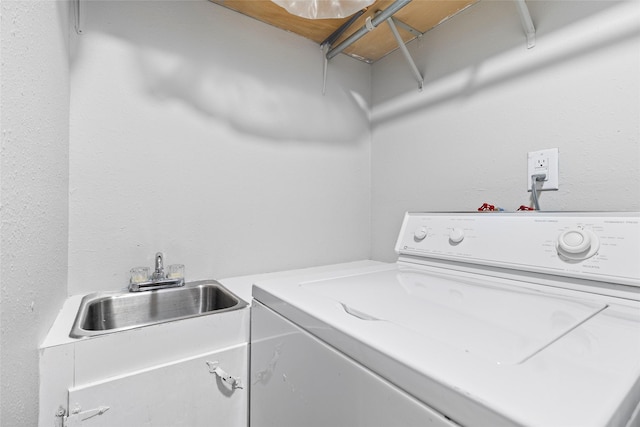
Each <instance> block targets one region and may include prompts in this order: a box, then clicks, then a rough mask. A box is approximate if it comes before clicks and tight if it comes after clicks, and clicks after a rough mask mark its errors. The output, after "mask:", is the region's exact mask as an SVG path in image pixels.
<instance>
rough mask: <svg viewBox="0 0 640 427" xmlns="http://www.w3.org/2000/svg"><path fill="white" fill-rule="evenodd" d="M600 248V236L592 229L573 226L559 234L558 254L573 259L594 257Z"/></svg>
mask: <svg viewBox="0 0 640 427" xmlns="http://www.w3.org/2000/svg"><path fill="white" fill-rule="evenodd" d="M599 248H600V241H599V239H598V236H596V235H595V233H594V232H593V231H591V230H584V229H581V228H572V229H570V230H566V231H564V232H562V233H561V234H560V236H558V241H557V242H556V249H557V250H558V254H559V255H562V256H564V257H565V258H569V259H573V260H583V259H587V258H590V257H592V256H593V255H595V253H596V252H597V251H598V249H599Z"/></svg>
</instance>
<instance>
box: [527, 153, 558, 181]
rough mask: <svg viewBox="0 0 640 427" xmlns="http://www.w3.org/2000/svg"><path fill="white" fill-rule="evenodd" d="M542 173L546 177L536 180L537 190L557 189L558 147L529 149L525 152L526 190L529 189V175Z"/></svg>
mask: <svg viewBox="0 0 640 427" xmlns="http://www.w3.org/2000/svg"><path fill="white" fill-rule="evenodd" d="M539 173H544V174H546V175H547V178H546V179H545V180H544V181H539V182H538V186H537V188H538V191H544V190H557V189H558V187H559V185H558V184H559V176H558V149H557V148H548V149H546V150H539V151H530V152H529V153H528V154H527V191H531V175H536V174H539Z"/></svg>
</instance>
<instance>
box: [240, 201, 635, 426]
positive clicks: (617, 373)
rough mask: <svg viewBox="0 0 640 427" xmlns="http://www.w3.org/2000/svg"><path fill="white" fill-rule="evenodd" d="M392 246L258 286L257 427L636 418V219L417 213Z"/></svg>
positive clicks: (595, 422) (254, 346) (619, 422)
mask: <svg viewBox="0 0 640 427" xmlns="http://www.w3.org/2000/svg"><path fill="white" fill-rule="evenodd" d="M396 250H397V252H398V253H399V258H398V261H397V262H396V263H393V264H378V265H372V266H368V267H363V268H359V269H355V270H349V271H338V270H336V271H331V270H329V271H325V272H324V273H322V274H319V275H318V274H316V275H314V276H313V277H305V276H304V275H302V276H297V277H296V276H293V277H286V278H281V279H276V280H269V281H265V282H258V283H256V284H255V285H254V288H253V298H254V305H253V307H252V310H253V311H252V325H251V334H252V335H251V393H250V401H251V404H250V420H251V425H252V427H261V426H274V427H275V426H278V427H285V426H296V427H301V426H327V427H328V426H332V427H333V426H349V427H354V426H430V425H434V426H454V425H462V426H482V427H485V426H486V427H489V426H490V427H494V426H515V425H525V426H544V427H555V426H558V427H566V426H576V427H588V426H627V427H630V426H640V414H639V411H640V214H638V213H542V212H530V213H520V212H518V213H473V214H463V213H461V214H442V213H410V214H407V215H406V216H405V218H404V222H403V225H402V229H401V231H400V235H399V238H398V241H397V245H396Z"/></svg>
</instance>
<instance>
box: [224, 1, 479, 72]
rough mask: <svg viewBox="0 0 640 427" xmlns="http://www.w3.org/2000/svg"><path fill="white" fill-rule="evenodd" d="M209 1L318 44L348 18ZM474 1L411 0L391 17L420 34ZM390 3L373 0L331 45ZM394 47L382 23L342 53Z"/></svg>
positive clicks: (362, 55)
mask: <svg viewBox="0 0 640 427" xmlns="http://www.w3.org/2000/svg"><path fill="white" fill-rule="evenodd" d="M211 1H212V2H214V3H217V4H219V5H221V6H224V7H227V8H229V9H232V10H234V11H236V12H239V13H242V14H244V15H247V16H250V17H252V18H255V19H257V20H259V21H262V22H265V23H267V24H270V25H273V26H275V27H278V28H280V29H283V30H286V31H290V32H293V33H295V34H298V35H300V36H303V37H306V38H308V39H310V40H313V41H315V42H316V43H318V44H320V43H322V42H323V41H324V40H325V39H326V38H327V37H329V36H330V35H331V34H333V33H334V31H336V30H337V29H338V28H339V27H340V26H341V25H342V24H344V23H345V22H347V21H349V17H347V18H342V19H306V18H300V17H298V16H295V15H291V14H290V13H288V12H287V11H286V10H285V9H283V8H282V7H280V6H278V5H277V4H275V3H273V2H272V1H270V0H211ZM476 1H478V0H413V1H411V3H409V4H408V5H406V6H405V7H403V8H402V9H400V10H399V11H398V12H396V13H395V14H394V15H393V16H394V18H396V19H398V20H400V21H402V22H404V23H405V24H407V25H409V26H411V27H413V28H414V29H416V30H418V31H419V32H420V33H424V32H426V31H428V30H430V29H431V28H433V27H435V26H436V25H438V24H439V23H441V22H442V21H444V20H446V19H448V18H450V17H451V16H453V15H455V14H456V13H458V12H460V11H461V10H463V9H465V8H466V7H468V6H470V5H471V4H473V3H475V2H476ZM392 3H394V1H393V0H377V1H376V2H375V3H374V4H372V5H371V6H369V7H368V8H367V10H366V12H365V13H364V14H363V15H362V16H360V18H358V19H357V20H356V21H355V22H354V23H353V24H352V25H351V26H350V27H349V28H348V29H347V30H346V31H345V32H344V33H343V34H342V36H341V37H340V38H339V39H338V40H337V41H336V42H334V43H333V46H337V45H338V44H339V43H340V42H342V41H343V40H345V39H346V38H347V37H349V36H350V35H351V34H353V33H354V32H356V31H357V30H359V29H360V28H361V27H362V26H363V25H365V20H366V19H367V17H369V16H371V17H372V18H373V16H374V15H375V13H376V12H377V11H381V10H384V9H386V8H387V7H389V5H391V4H392ZM398 31H399V33H400V35H401V36H402V38H403V40H404V42H405V43H406V42H408V41H410V40H411V39H413V38H415V35H413V34H412V33H410V32H408V31H406V30H404V29H402V28H401V27H398ZM397 48H398V43H397V41H396V39H395V38H394V36H393V33H392V32H391V30H390V29H389V26H388V25H386V24H385V23H382V24H380V25H378V27H376V28H375V29H374V30H373V31H371V32H369V33H367V34H366V35H365V36H364V37H362V38H361V39H360V40H358V41H357V42H355V43H354V44H352V45H351V46H349V47H348V48H346V49H345V50H344V53H345V54H347V55H350V56H352V57H354V58H357V59H360V60H363V61H366V62H374V61H377V60H378V59H380V58H382V57H383V56H385V55H386V54H388V53H389V52H391V51H393V50H395V49H397Z"/></svg>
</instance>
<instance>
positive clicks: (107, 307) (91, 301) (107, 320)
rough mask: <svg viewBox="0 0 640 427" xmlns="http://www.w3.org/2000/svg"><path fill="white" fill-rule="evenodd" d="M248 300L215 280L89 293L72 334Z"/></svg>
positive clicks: (220, 308)
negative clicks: (147, 289) (142, 290)
mask: <svg viewBox="0 0 640 427" xmlns="http://www.w3.org/2000/svg"><path fill="white" fill-rule="evenodd" d="M247 305H248V304H247V303H246V302H245V301H243V300H241V299H240V298H238V297H237V296H235V295H234V294H232V293H231V292H230V291H229V290H228V289H226V288H225V287H224V286H222V285H221V284H220V283H219V282H217V281H215V280H203V281H197V282H191V283H187V284H185V285H184V286H182V287H179V288H169V289H158V290H151V291H144V292H128V291H123V292H99V293H95V294H89V295H86V296H85V297H84V298H82V301H81V302H80V308H79V309H78V314H77V315H76V320H75V322H74V323H73V328H72V329H71V333H70V334H69V336H70V337H71V338H83V337H91V336H96V335H104V334H109V333H114V332H119V331H123V330H127V329H133V328H141V327H143V326H150V325H155V324H158V323H163V322H171V321H175V320H181V319H187V318H190V317H196V316H205V315H210V314H216V313H224V312H227V311H231V310H238V309H241V308H244V307H246V306H247Z"/></svg>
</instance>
